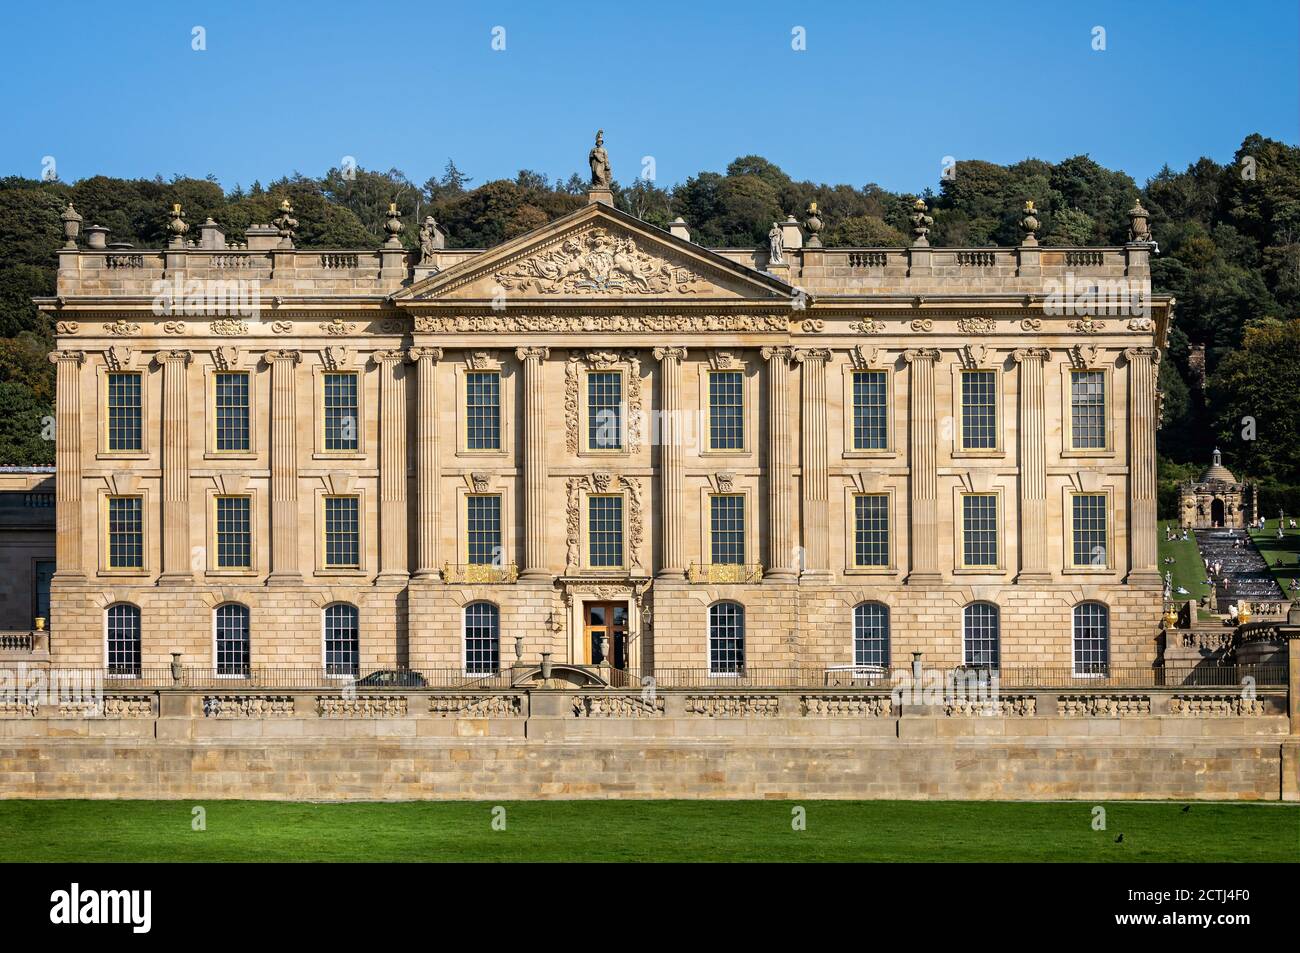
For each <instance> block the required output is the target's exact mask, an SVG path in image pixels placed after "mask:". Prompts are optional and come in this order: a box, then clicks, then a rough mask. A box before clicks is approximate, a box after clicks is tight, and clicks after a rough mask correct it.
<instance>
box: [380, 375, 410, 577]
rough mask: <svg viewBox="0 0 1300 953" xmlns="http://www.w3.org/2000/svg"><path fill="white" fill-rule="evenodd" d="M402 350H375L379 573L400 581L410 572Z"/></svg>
mask: <svg viewBox="0 0 1300 953" xmlns="http://www.w3.org/2000/svg"><path fill="white" fill-rule="evenodd" d="M405 358H406V354H405V352H403V351H401V350H390V351H376V352H375V353H374V354H372V355H371V361H372V362H373V363H374V365H375V367H376V368H378V370H379V575H378V577H376V579H375V585H381V586H382V585H402V584H403V583H405V582H406V579H407V577H408V575H409V570H408V562H407V545H406V544H407V537H406V380H405V378H404V377H403V376H402V362H403V361H404V360H405Z"/></svg>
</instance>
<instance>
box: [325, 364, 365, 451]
mask: <svg viewBox="0 0 1300 953" xmlns="http://www.w3.org/2000/svg"><path fill="white" fill-rule="evenodd" d="M359 425H360V421H359V419H358V417H357V375H356V374H351V373H347V374H326V375H325V449H326V450H356V449H357V447H358V445H359V444H358V441H357V428H358V426H359Z"/></svg>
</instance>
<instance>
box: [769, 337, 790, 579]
mask: <svg viewBox="0 0 1300 953" xmlns="http://www.w3.org/2000/svg"><path fill="white" fill-rule="evenodd" d="M762 354H763V360H765V361H767V452H768V459H767V501H768V507H767V508H768V521H769V525H768V534H767V538H768V547H769V550H768V563H769V567H770V568H769V569H768V571H767V573H766V574H765V576H764V578H765V579H770V580H772V581H774V582H789V581H790V580H792V579H794V578H795V572H794V569H793V562H794V560H793V556H794V539H793V524H794V514H793V512H792V506H791V501H790V497H791V492H790V487H791V485H792V484H793V483H794V446H793V442H792V441H791V439H790V406H789V405H790V401H789V381H788V371H789V368H790V357H791V352H790V348H788V347H765V348H763V350H762Z"/></svg>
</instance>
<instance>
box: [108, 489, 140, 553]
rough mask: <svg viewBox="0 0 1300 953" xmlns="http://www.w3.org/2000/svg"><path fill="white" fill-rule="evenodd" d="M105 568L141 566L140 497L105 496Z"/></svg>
mask: <svg viewBox="0 0 1300 953" xmlns="http://www.w3.org/2000/svg"><path fill="white" fill-rule="evenodd" d="M108 568H109V569H143V568H144V499H143V498H142V497H139V496H110V497H109V498H108Z"/></svg>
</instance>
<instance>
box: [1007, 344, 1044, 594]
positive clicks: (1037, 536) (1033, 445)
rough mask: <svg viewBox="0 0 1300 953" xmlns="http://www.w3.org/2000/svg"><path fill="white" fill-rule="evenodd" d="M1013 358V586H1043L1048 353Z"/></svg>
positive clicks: (1024, 352) (1034, 350)
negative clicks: (1016, 476) (1016, 482)
mask: <svg viewBox="0 0 1300 953" xmlns="http://www.w3.org/2000/svg"><path fill="white" fill-rule="evenodd" d="M1012 356H1013V357H1014V358H1015V360H1016V362H1017V363H1018V364H1019V365H1020V407H1019V420H1018V421H1017V425H1018V429H1019V441H1020V442H1019V444H1018V447H1017V456H1018V457H1019V461H1020V519H1019V521H1020V572H1019V574H1017V576H1016V582H1018V583H1021V584H1042V583H1045V582H1048V581H1050V580H1051V572H1050V571H1049V569H1048V565H1047V434H1046V406H1045V403H1044V392H1043V363H1044V362H1045V361H1046V360H1047V359H1048V357H1050V356H1051V352H1049V351H1048V350H1047V348H1043V347H1029V348H1020V349H1018V350H1016V351H1015V352H1014V353H1013V354H1012Z"/></svg>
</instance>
